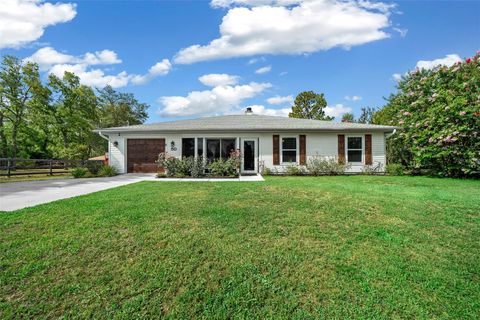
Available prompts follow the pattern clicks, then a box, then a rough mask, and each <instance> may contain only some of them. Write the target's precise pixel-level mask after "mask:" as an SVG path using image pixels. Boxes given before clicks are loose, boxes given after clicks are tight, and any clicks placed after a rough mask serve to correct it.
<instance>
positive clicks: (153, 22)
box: [0, 0, 480, 122]
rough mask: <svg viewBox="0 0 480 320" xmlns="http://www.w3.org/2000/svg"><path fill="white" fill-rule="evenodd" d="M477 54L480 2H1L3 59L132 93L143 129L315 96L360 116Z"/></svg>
mask: <svg viewBox="0 0 480 320" xmlns="http://www.w3.org/2000/svg"><path fill="white" fill-rule="evenodd" d="M479 49H480V0H478V1H427V0H423V1H413V0H412V1H393V2H380V1H354V0H343V1H336V0H212V1H200V0H197V1H188V0H178V1H133V0H131V1H129V0H122V1H105V0H102V1H91V0H90V1H86V0H80V1H73V0H72V1H60V2H57V1H40V0H0V56H3V55H7V54H11V55H15V56H18V57H20V58H22V59H25V61H34V62H36V63H38V64H39V66H40V70H41V75H42V78H43V79H46V77H47V76H48V74H50V73H53V74H57V75H62V74H63V72H64V71H71V72H74V73H76V74H77V75H79V77H80V79H81V82H82V83H84V84H87V85H90V86H93V87H97V88H102V87H103V86H105V85H111V86H112V87H114V88H115V89H116V90H118V91H121V92H131V93H133V94H134V95H135V96H136V98H137V99H138V100H140V101H141V102H145V103H148V104H149V105H150V106H151V107H150V108H149V119H148V121H147V122H158V121H169V120H176V119H186V118H198V117H203V116H209V115H222V114H235V113H242V112H243V110H244V109H245V108H246V107H252V108H253V111H254V112H255V113H258V114H267V115H277V116H287V115H288V112H289V111H290V108H291V105H292V101H293V99H294V98H295V96H296V95H297V94H298V93H299V92H302V91H307V90H313V91H315V92H317V93H324V94H325V98H326V100H327V103H328V106H327V108H326V112H327V114H328V115H332V116H335V117H336V119H337V120H339V119H340V118H341V116H342V114H344V113H346V112H352V113H354V114H355V115H356V116H358V115H359V114H360V109H361V108H362V107H365V106H369V107H375V108H379V107H381V106H383V105H384V104H385V98H386V97H388V96H389V95H390V94H392V93H394V92H395V90H396V84H397V81H398V80H399V79H400V78H401V77H402V75H404V74H405V73H407V72H408V71H411V70H415V69H416V68H427V69H428V68H433V67H435V66H437V65H440V64H443V65H451V64H454V63H456V62H458V61H460V60H462V59H465V58H467V57H471V56H473V55H474V54H475V52H477V51H478V50H479Z"/></svg>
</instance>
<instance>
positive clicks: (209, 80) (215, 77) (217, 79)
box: [198, 73, 240, 87]
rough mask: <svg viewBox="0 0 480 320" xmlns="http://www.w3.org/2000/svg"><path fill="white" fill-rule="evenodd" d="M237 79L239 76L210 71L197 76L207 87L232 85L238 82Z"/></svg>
mask: <svg viewBox="0 0 480 320" xmlns="http://www.w3.org/2000/svg"><path fill="white" fill-rule="evenodd" d="M239 79H240V77H239V76H234V75H230V74H226V73H211V74H206V75H203V76H201V77H200V78H198V80H199V81H200V82H201V83H203V84H204V85H206V86H209V87H217V86H227V85H234V84H237V83H238V80H239Z"/></svg>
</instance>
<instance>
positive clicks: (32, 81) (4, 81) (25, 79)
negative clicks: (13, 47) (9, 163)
mask: <svg viewBox="0 0 480 320" xmlns="http://www.w3.org/2000/svg"><path fill="white" fill-rule="evenodd" d="M40 88H42V84H41V81H40V75H39V73H38V66H37V65H36V64H33V63H22V61H21V60H20V59H18V58H16V57H13V56H8V55H7V56H4V57H3V60H2V64H1V67H0V146H1V151H0V153H1V154H2V156H6V155H7V154H8V140H7V133H6V126H5V125H6V123H5V122H4V121H5V120H6V121H8V125H9V126H10V134H9V136H10V139H11V156H12V157H13V158H16V157H17V155H18V151H19V148H18V136H19V133H20V130H22V128H23V127H24V126H25V124H26V118H27V113H28V109H29V107H30V106H31V103H32V102H33V101H35V94H36V93H37V92H38V91H39V89H40Z"/></svg>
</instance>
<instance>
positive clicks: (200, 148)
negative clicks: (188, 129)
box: [197, 138, 203, 157]
mask: <svg viewBox="0 0 480 320" xmlns="http://www.w3.org/2000/svg"><path fill="white" fill-rule="evenodd" d="M197 156H198V157H203V138H197Z"/></svg>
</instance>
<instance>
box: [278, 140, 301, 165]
mask: <svg viewBox="0 0 480 320" xmlns="http://www.w3.org/2000/svg"><path fill="white" fill-rule="evenodd" d="M286 138H287V139H288V138H293V139H295V162H284V161H283V139H286ZM298 143H299V141H298V136H280V164H281V165H291V164H298V157H299V154H298V152H299V151H298V149H299V148H298ZM285 151H293V149H285Z"/></svg>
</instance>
